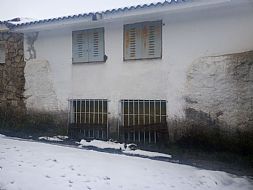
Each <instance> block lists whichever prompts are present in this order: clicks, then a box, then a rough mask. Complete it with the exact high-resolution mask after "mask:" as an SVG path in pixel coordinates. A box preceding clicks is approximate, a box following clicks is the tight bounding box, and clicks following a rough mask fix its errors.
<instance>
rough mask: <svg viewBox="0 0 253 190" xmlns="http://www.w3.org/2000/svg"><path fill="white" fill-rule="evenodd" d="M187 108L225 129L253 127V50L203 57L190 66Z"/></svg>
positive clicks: (186, 97)
mask: <svg viewBox="0 0 253 190" xmlns="http://www.w3.org/2000/svg"><path fill="white" fill-rule="evenodd" d="M185 100H186V107H187V108H192V109H194V110H196V111H197V112H204V113H207V114H208V115H210V117H211V118H213V119H214V120H217V121H219V123H220V124H221V125H223V126H229V127H230V128H231V127H232V128H234V129H235V128H249V127H253V51H249V52H243V53H237V54H229V55H220V56H213V57H203V58H200V59H197V60H196V61H195V62H194V63H193V64H192V65H191V66H190V67H189V71H188V74H187V83H186V96H185Z"/></svg>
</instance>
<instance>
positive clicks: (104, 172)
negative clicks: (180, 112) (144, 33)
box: [0, 136, 253, 190]
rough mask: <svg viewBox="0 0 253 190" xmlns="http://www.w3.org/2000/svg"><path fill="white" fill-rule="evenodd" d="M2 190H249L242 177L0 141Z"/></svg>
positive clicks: (38, 144)
mask: <svg viewBox="0 0 253 190" xmlns="http://www.w3.org/2000/svg"><path fill="white" fill-rule="evenodd" d="M0 189H1V190H34V189H36V190H40V189H43V190H44V189H46V190H51V189H52V190H56V189H61V190H65V189H75V190H79V189H80V190H85V189H88V190H90V189H94V190H96V189H101V190H102V189H103V190H107V189H108V190H114V189H115V190H116V189H117V190H118V189H122V190H124V189H128V190H129V189H134V190H136V189H138V190H141V189H152V190H170V189H174V190H192V189H201V190H206V189H212V190H213V189H215V190H218V189H221V190H238V189H240V190H244V189H245V190H246V189H248V190H250V189H253V185H252V184H251V183H250V181H249V179H247V178H246V177H237V176H234V175H231V174H228V173H225V172H219V171H209V170H202V169H198V168H195V167H191V166H185V165H180V164H174V163H169V162H163V161H157V160H150V159H146V158H138V157H132V156H126V155H121V154H110V153H104V152H96V151H93V150H85V149H78V148H73V147H64V146H62V145H61V146H58V145H52V144H46V143H39V142H33V141H28V140H21V139H13V138H9V137H5V136H0Z"/></svg>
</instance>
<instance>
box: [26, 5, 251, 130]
mask: <svg viewBox="0 0 253 190" xmlns="http://www.w3.org/2000/svg"><path fill="white" fill-rule="evenodd" d="M252 18H253V11H252V7H250V6H242V7H237V6H235V7H229V6H228V7H227V8H219V7H216V8H213V9H210V10H209V9H205V10H194V11H189V12H188V11H182V12H178V13H173V14H170V12H168V13H163V14H155V15H149V16H147V15H144V16H143V17H135V16H132V17H131V16H129V17H126V18H123V19H118V20H117V21H114V22H110V21H105V22H91V23H84V24H83V25H73V26H66V27H65V28H61V29H59V30H57V29H55V30H44V31H40V32H39V33H38V35H37V34H36V33H34V34H29V33H27V34H26V43H25V46H24V48H25V50H26V56H25V57H26V58H27V59H29V63H30V64H33V63H34V64H37V63H38V61H39V62H44V63H48V64H49V65H50V74H49V70H48V69H45V70H44V71H45V72H46V73H47V74H46V75H47V76H48V75H50V77H45V79H44V77H36V79H35V80H46V81H47V82H48V80H51V84H52V85H51V86H50V88H48V89H47V90H49V89H51V87H52V89H51V90H52V92H53V93H48V95H50V97H51V98H52V99H55V98H56V99H57V102H58V109H59V110H67V109H68V101H67V100H68V99H75V98H82V99H85V98H88V99H89V98H95V99H96V98H98V99H99V98H103V99H108V100H110V102H109V112H110V124H111V126H113V123H115V124H116V123H117V122H114V121H117V118H118V117H119V100H121V99H166V100H167V101H168V104H167V115H168V121H169V120H173V119H177V118H182V117H184V116H185V108H186V106H188V105H189V103H188V102H186V101H185V98H186V96H187V95H188V96H190V97H191V95H193V93H195V92H194V90H196V91H197V92H196V94H197V93H200V94H201V93H202V90H203V89H204V87H203V86H201V85H200V84H199V83H200V82H202V81H198V84H199V86H194V81H196V80H197V79H199V78H198V75H199V77H200V75H201V76H202V73H201V72H203V71H205V69H199V70H198V72H197V71H196V72H195V73H193V75H196V77H197V78H194V79H193V81H188V80H189V76H190V73H192V71H191V68H193V63H195V61H194V60H199V59H200V58H201V57H210V56H216V55H225V54H235V53H238V52H246V51H250V50H253V38H252V34H253V19H252ZM151 20H162V21H163V28H162V59H152V60H136V61H123V26H124V24H130V23H135V22H142V21H151ZM96 27H104V28H105V54H106V55H107V56H108V59H107V61H106V63H88V64H87V63H86V64H72V49H71V48H72V31H76V30H83V29H90V28H96ZM30 35H32V36H33V39H34V40H33V41H31V39H30V38H29V36H30ZM31 49H32V50H31ZM29 50H31V51H30V52H29ZM206 59H208V60H207V62H209V63H210V60H209V59H212V58H206ZM216 59H217V60H218V59H223V61H222V60H221V61H220V62H224V63H222V64H220V65H227V62H228V61H227V59H230V58H227V57H225V58H224V57H223V58H216ZM231 59H232V58H231ZM200 60H203V59H200ZM197 62H198V61H197ZM200 62H201V61H200ZM216 62H217V61H216ZM199 64H200V66H199V67H200V68H201V67H204V68H205V67H206V65H210V64H207V63H206V62H205V61H204V62H201V63H199ZM202 64H203V66H202ZM220 65H219V64H215V66H213V67H212V69H214V70H215V71H217V72H218V73H217V74H216V75H217V78H215V77H213V78H210V79H209V78H208V77H207V78H206V77H205V76H204V75H205V73H206V72H205V73H203V76H202V78H201V80H203V83H208V84H209V82H210V80H211V81H212V80H214V78H215V80H216V82H217V85H219V95H222V96H223V97H222V98H223V99H226V94H227V93H228V94H230V93H232V94H234V93H235V92H234V91H233V90H232V89H234V90H237V93H239V94H240V93H241V94H243V93H246V94H247V93H249V91H247V90H246V91H247V92H239V91H238V89H240V88H241V87H240V88H237V87H235V86H236V85H237V84H233V85H232V83H231V82H228V81H229V80H228V78H227V79H226V80H225V79H224V81H221V82H222V83H224V82H225V83H228V84H227V86H226V89H227V90H228V89H230V87H231V90H229V91H228V92H222V90H223V88H222V86H223V85H222V84H219V82H220V81H219V78H222V76H223V75H225V74H224V73H222V72H221V71H219V69H218V68H219V67H220ZM26 71H27V73H26V75H27V76H28V75H29V72H31V70H29V69H27V70H26ZM35 72H38V75H42V74H41V73H40V72H41V71H39V70H36V71H35ZM210 72H211V71H210ZM230 73H231V75H228V76H232V71H231V72H230ZM206 74H207V75H208V73H206ZM219 74H220V75H219ZM34 75H36V74H34ZM242 75H243V74H242ZM42 78H43V79H42ZM46 81H44V82H45V83H47V82H46ZM27 82H29V81H27ZM243 84H245V86H244V88H249V87H247V85H250V84H249V83H243ZM229 85H231V86H229ZM27 86H30V85H29V84H27ZM239 86H240V85H239ZM37 90H40V89H37ZM37 90H35V91H34V92H33V93H31V94H30V95H31V97H30V100H31V101H30V103H29V104H30V105H35V101H36V98H33V97H32V96H33V95H34V94H36V93H38V92H37ZM207 92H208V93H209V92H210V93H213V91H212V90H210V89H209V91H208V90H207V91H205V93H204V94H203V96H212V94H210V95H209V94H208V93H207ZM214 93H217V92H214ZM45 94H47V93H45ZM207 94H208V95H207ZM214 96H216V97H217V96H218V94H214ZM232 96H233V95H231V96H230V97H232ZM196 97H197V98H198V99H199V100H198V102H199V104H201V105H199V108H200V109H202V108H203V107H204V108H205V109H203V112H204V111H206V112H209V109H210V110H211V108H209V107H208V106H206V104H207V103H206V102H205V101H204V100H203V101H202V102H201V98H200V96H198V95H196ZM201 97H202V96H201ZM40 98H42V97H40ZM43 98H44V100H43V101H41V103H40V104H41V108H43V106H44V105H45V104H44V103H43V102H46V100H47V99H49V97H46V96H44V97H43ZM237 100H238V101H240V99H237ZM190 101H194V99H193V100H190ZM208 101H209V102H208V104H209V103H210V104H213V103H212V102H215V100H212V101H211V100H208ZM231 101H232V100H231ZM247 101H248V99H247V100H243V101H242V102H243V104H244V103H245V102H247ZM33 102H34V103H33ZM52 102H54V101H52ZM228 102H229V101H228ZM42 104H43V105H42ZM227 104H228V103H227ZM227 104H226V105H227ZM190 105H191V104H190ZM47 106H48V107H47V108H48V109H49V110H50V109H55V105H54V103H52V104H51V103H50V104H48V105H47ZM191 106H192V105H191ZM220 106H222V105H220ZM37 107H39V105H38V106H37ZM211 107H212V110H215V111H214V114H216V113H218V112H219V111H220V110H218V111H216V107H217V108H219V107H218V106H216V107H215V106H211ZM232 107H235V106H232ZM194 108H196V109H197V108H198V107H194ZM243 108H244V106H242V107H241V108H240V109H239V110H243ZM221 111H222V110H221ZM235 112H236V111H235ZM220 113H221V112H220ZM220 113H219V114H220ZM219 114H218V115H219ZM226 114H227V113H223V116H222V115H220V116H219V117H220V118H222V117H223V118H224V122H227V123H228V124H229V121H228V120H230V119H231V118H230V117H232V116H233V114H230V115H228V116H226ZM247 114H250V112H249V113H247ZM234 115H235V114H234ZM242 118H245V117H242ZM242 120H243V119H242ZM233 121H235V120H233ZM231 122H232V121H231ZM114 126H116V125H114Z"/></svg>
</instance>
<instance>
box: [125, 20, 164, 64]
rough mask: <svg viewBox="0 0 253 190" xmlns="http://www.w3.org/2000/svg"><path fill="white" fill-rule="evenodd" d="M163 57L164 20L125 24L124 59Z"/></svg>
mask: <svg viewBox="0 0 253 190" xmlns="http://www.w3.org/2000/svg"><path fill="white" fill-rule="evenodd" d="M160 57H162V22H161V21H154V22H143V23H135V24H128V25H125V26H124V60H134V59H148V58H160Z"/></svg>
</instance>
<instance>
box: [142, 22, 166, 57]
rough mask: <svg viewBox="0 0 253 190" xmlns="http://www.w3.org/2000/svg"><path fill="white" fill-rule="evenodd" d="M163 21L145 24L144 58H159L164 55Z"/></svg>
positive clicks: (143, 36)
mask: <svg viewBox="0 0 253 190" xmlns="http://www.w3.org/2000/svg"><path fill="white" fill-rule="evenodd" d="M161 30H162V23H161V21H155V22H147V23H143V27H142V31H143V32H142V45H143V49H142V50H143V51H142V55H143V58H159V57H161V55H162V52H161V51H162V41H161V39H162V38H161V37H162V35H161V34H162V33H161Z"/></svg>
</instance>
